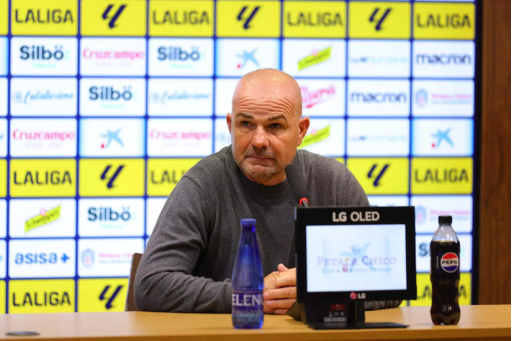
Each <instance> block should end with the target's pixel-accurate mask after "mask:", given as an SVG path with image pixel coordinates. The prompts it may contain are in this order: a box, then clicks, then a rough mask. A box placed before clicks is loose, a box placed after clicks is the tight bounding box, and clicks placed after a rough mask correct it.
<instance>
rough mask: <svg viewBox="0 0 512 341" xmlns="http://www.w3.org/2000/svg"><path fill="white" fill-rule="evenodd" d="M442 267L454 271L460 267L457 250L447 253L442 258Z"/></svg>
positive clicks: (446, 270)
mask: <svg viewBox="0 0 512 341" xmlns="http://www.w3.org/2000/svg"><path fill="white" fill-rule="evenodd" d="M440 265H441V269H443V270H444V271H445V272H449V273H453V272H455V271H457V269H458V268H459V256H458V255H457V254H456V253H455V252H447V253H445V254H444V255H443V256H442V257H441V260H440Z"/></svg>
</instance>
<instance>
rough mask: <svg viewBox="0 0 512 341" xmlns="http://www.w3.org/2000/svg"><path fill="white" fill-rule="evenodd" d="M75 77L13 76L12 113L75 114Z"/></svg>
mask: <svg viewBox="0 0 512 341" xmlns="http://www.w3.org/2000/svg"><path fill="white" fill-rule="evenodd" d="M76 82H77V81H76V79H75V78H12V79H11V115H13V116H43V115H48V116H75V115H76V106H77V105H76V103H77V96H76Z"/></svg>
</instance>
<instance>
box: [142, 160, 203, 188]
mask: <svg viewBox="0 0 512 341" xmlns="http://www.w3.org/2000/svg"><path fill="white" fill-rule="evenodd" d="M200 160H201V159H148V175H147V182H148V195H149V196H169V194H170V193H171V192H172V190H173V189H174V187H176V185H177V184H178V182H179V181H180V180H181V178H182V177H183V175H185V173H186V172H187V171H188V170H189V169H190V168H192V167H193V166H194V165H195V164H196V163H198V162H199V161H200Z"/></svg>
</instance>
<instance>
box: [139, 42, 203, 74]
mask: <svg viewBox="0 0 512 341" xmlns="http://www.w3.org/2000/svg"><path fill="white" fill-rule="evenodd" d="M149 74H150V75H151V76H208V77H209V76H212V75H213V39H211V38H208V39H207V38H199V39H193V40H190V39H186V38H150V39H149Z"/></svg>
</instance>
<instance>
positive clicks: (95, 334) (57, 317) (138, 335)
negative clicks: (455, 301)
mask: <svg viewBox="0 0 512 341" xmlns="http://www.w3.org/2000/svg"><path fill="white" fill-rule="evenodd" d="M461 308H462V315H461V316H462V317H461V320H460V323H459V325H458V326H433V325H432V322H431V321H430V315H429V309H430V308H429V307H404V308H395V309H388V310H380V311H370V312H367V313H366V320H367V321H368V322H398V323H405V324H408V325H410V327H409V328H407V329H366V330H321V331H317V330H313V329H310V328H308V327H307V326H306V325H305V324H303V323H301V322H297V321H294V320H293V319H291V318H290V317H288V316H270V315H266V316H265V322H264V324H263V329H261V330H235V329H233V327H232V324H231V315H228V314H222V315H220V314H219V315H213V314H168V313H145V312H122V313H74V314H73V313H70V314H32V315H30V314H20V315H0V334H1V335H0V340H35V339H38V340H41V339H43V340H59V341H64V340H78V339H89V340H94V341H100V340H102V341H118V340H125V341H128V340H129V341H139V340H153V341H155V340H173V341H180V340H208V341H220V340H228V341H229V340H240V341H253V340H265V341H267V340H268V341H271V340H279V341H284V340H422V341H427V340H447V339H458V340H491V341H495V340H510V305H495V306H463V307H461ZM19 330H25V331H26V330H30V331H37V332H39V333H40V334H41V335H40V336H32V337H7V336H5V333H6V332H8V331H19Z"/></svg>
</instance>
